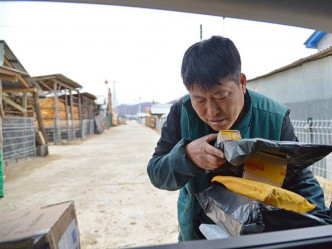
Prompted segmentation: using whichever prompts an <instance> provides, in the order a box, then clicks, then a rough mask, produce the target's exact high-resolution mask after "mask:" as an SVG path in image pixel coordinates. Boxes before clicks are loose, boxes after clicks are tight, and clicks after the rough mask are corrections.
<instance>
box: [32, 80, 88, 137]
mask: <svg viewBox="0 0 332 249" xmlns="http://www.w3.org/2000/svg"><path fill="white" fill-rule="evenodd" d="M33 80H34V81H36V82H37V83H38V85H39V86H40V88H41V89H42V90H43V91H44V94H45V95H46V98H42V99H39V102H40V108H41V114H42V118H43V121H44V125H45V130H46V136H47V139H48V141H50V142H54V143H59V142H61V141H63V140H66V141H72V140H75V139H77V138H79V137H80V134H81V124H82V122H81V120H82V115H81V100H80V98H81V96H80V92H79V90H80V89H81V88H82V86H81V85H80V84H78V83H76V82H75V81H73V80H71V79H69V78H67V77H66V76H64V75H62V74H52V75H44V76H38V77H33Z"/></svg>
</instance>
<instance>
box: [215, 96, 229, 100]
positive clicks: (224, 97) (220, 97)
mask: <svg viewBox="0 0 332 249" xmlns="http://www.w3.org/2000/svg"><path fill="white" fill-rule="evenodd" d="M227 96H228V95H223V96H218V97H215V100H217V101H222V100H225V99H226V98H227Z"/></svg>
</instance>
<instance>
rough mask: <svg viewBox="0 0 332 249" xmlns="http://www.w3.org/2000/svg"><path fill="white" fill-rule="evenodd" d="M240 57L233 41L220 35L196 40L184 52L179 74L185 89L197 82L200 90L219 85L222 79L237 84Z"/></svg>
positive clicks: (190, 87) (239, 73)
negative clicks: (199, 40)
mask: <svg viewBox="0 0 332 249" xmlns="http://www.w3.org/2000/svg"><path fill="white" fill-rule="evenodd" d="M240 75H241V58H240V54H239V51H238V50H237V48H236V47H235V45H234V43H233V42H232V41H231V40H230V39H228V38H224V37H221V36H212V37H211V38H210V39H208V40H204V41H201V42H197V43H195V44H194V45H192V46H191V47H189V48H188V50H187V51H186V52H185V54H184V57H183V60H182V67H181V76H182V79H183V83H184V85H185V86H186V88H187V90H190V89H192V87H193V85H194V84H198V85H199V87H200V88H201V89H202V90H208V89H209V88H210V87H212V86H213V85H220V84H221V81H222V80H232V81H235V82H236V83H237V84H239V81H240Z"/></svg>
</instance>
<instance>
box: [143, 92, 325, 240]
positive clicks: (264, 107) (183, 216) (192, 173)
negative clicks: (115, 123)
mask: <svg viewBox="0 0 332 249" xmlns="http://www.w3.org/2000/svg"><path fill="white" fill-rule="evenodd" d="M247 91H248V95H249V97H250V100H251V101H250V105H249V107H248V110H247V114H246V115H245V117H244V118H243V120H242V121H241V122H240V123H239V124H238V125H237V126H236V127H233V129H236V130H239V131H240V132H241V136H242V137H243V138H265V139H270V140H280V139H281V131H282V125H283V121H284V118H285V116H286V115H288V109H287V107H285V106H283V105H281V104H279V103H277V102H275V101H273V100H271V99H269V98H266V97H265V96H262V95H260V94H257V93H255V92H252V91H250V90H247ZM180 119H181V123H180V127H181V137H182V139H181V140H180V141H178V142H177V144H176V145H175V146H174V147H172V149H171V150H170V151H169V152H168V153H166V154H164V155H162V156H155V155H154V157H153V158H152V159H151V160H150V162H149V164H148V174H149V177H150V180H151V182H152V184H153V185H154V186H156V187H158V188H160V189H167V190H178V189H180V194H179V199H178V220H179V225H180V235H179V240H180V241H188V240H194V239H201V237H200V236H199V235H198V233H197V230H198V226H199V221H198V218H199V217H201V215H202V209H201V207H200V205H199V204H198V201H197V199H196V196H195V194H196V193H199V192H201V191H203V190H204V189H206V188H207V187H208V186H209V184H210V178H209V177H208V175H207V174H206V172H205V171H204V170H202V169H200V168H198V167H197V166H195V165H194V164H192V163H191V162H190V161H189V160H187V158H186V155H185V150H184V147H185V145H186V144H188V143H189V142H190V141H192V140H195V139H197V138H200V137H202V136H205V135H207V134H210V133H212V132H213V131H212V130H211V129H210V127H209V126H208V125H207V124H205V123H204V122H203V121H201V119H200V118H199V117H198V116H197V114H196V112H195V111H194V109H193V107H192V106H191V101H190V98H189V96H185V97H184V98H183V99H182V109H181V116H180ZM171 122H175V120H172V121H171ZM166 129H167V127H166ZM163 136H165V135H164V134H163V133H162V137H163ZM159 143H160V141H159V142H158V146H160V144H159ZM158 146H157V148H158ZM241 173H242V172H238V174H235V175H238V176H239V175H241ZM226 175H228V174H226ZM285 181H286V180H285ZM286 188H287V189H289V190H292V191H294V192H296V193H299V194H301V195H302V196H304V197H305V198H307V199H308V200H309V201H310V202H311V203H314V204H316V205H317V208H316V209H317V212H318V213H319V212H322V215H321V216H323V217H326V214H327V209H326V207H325V205H324V195H323V191H322V189H321V188H320V187H319V185H318V182H317V180H316V179H314V178H312V174H311V172H310V171H309V170H307V172H306V174H301V175H300V176H297V178H296V179H295V178H294V179H293V178H292V179H291V180H290V181H289V184H288V185H287V186H286Z"/></svg>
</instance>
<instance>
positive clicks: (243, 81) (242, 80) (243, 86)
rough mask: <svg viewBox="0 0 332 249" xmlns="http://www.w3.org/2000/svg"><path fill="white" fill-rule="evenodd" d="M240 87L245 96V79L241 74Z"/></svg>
mask: <svg viewBox="0 0 332 249" xmlns="http://www.w3.org/2000/svg"><path fill="white" fill-rule="evenodd" d="M240 87H241V90H242V92H243V94H245V93H246V87H247V77H246V75H245V74H244V73H241V77H240Z"/></svg>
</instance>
